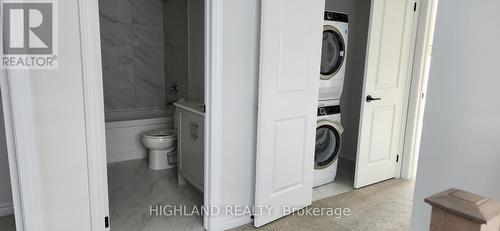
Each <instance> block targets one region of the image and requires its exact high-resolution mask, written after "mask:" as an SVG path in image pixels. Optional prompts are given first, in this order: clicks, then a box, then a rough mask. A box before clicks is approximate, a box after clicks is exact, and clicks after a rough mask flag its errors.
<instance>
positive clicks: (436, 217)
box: [425, 189, 500, 231]
mask: <svg viewBox="0 0 500 231" xmlns="http://www.w3.org/2000/svg"><path fill="white" fill-rule="evenodd" d="M425 202H427V203H429V204H430V205H431V206H432V217H431V228H430V230H431V231H445V230H446V231H448V230H453V231H486V230H487V231H499V230H500V203H498V202H497V201H495V200H493V199H490V198H486V197H482V196H479V195H476V194H472V193H469V192H466V191H462V190H460V189H449V190H446V191H444V192H442V193H439V194H436V195H434V196H431V197H428V198H426V199H425Z"/></svg>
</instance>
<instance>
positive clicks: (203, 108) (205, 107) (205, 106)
mask: <svg viewBox="0 0 500 231" xmlns="http://www.w3.org/2000/svg"><path fill="white" fill-rule="evenodd" d="M201 110H203V113H206V112H207V105H203V106H202V109H201Z"/></svg>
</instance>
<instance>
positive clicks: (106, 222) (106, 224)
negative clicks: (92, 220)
mask: <svg viewBox="0 0 500 231" xmlns="http://www.w3.org/2000/svg"><path fill="white" fill-rule="evenodd" d="M104 228H105V229H107V228H109V217H104Z"/></svg>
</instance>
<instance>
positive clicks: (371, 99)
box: [366, 95, 382, 103]
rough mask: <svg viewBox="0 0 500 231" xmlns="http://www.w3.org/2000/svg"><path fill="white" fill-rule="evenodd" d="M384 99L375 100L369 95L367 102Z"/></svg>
mask: <svg viewBox="0 0 500 231" xmlns="http://www.w3.org/2000/svg"><path fill="white" fill-rule="evenodd" d="M381 99H382V98H373V97H372V96H371V95H368V96H367V97H366V102H368V103H369V102H371V101H375V100H381Z"/></svg>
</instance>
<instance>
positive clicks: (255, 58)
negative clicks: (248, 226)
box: [222, 0, 260, 219]
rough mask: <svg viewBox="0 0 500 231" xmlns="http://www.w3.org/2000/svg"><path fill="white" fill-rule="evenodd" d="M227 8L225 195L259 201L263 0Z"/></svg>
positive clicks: (230, 2)
mask: <svg viewBox="0 0 500 231" xmlns="http://www.w3.org/2000/svg"><path fill="white" fill-rule="evenodd" d="M223 9H224V10H223V16H222V17H223V19H224V25H223V27H224V30H223V35H222V36H223V38H222V40H223V41H222V44H223V52H222V56H223V57H222V62H223V64H222V85H223V86H222V88H223V89H222V99H223V105H222V110H223V118H222V121H224V123H223V125H222V132H223V137H222V139H223V141H222V164H223V166H224V168H223V169H222V200H223V204H226V205H253V204H254V192H255V149H256V138H257V87H258V78H259V75H258V73H259V72H258V70H259V65H258V63H259V41H260V1H256V0H225V1H223ZM226 219H234V217H232V218H231V217H230V218H226ZM244 219H245V218H244ZM247 219H249V217H248V218H247Z"/></svg>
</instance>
